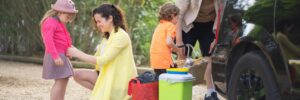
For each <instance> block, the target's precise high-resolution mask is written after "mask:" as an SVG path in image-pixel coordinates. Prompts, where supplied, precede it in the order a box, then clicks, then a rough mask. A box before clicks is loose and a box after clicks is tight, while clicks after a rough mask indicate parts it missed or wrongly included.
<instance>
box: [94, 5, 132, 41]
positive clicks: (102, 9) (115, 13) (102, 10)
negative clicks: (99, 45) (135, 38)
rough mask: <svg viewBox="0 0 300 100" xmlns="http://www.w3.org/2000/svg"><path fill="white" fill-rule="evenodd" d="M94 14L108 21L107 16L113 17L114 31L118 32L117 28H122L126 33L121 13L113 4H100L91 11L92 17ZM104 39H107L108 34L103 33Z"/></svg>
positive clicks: (123, 17) (124, 21)
mask: <svg viewBox="0 0 300 100" xmlns="http://www.w3.org/2000/svg"><path fill="white" fill-rule="evenodd" d="M95 14H101V16H102V17H104V18H105V19H108V18H109V16H112V17H113V25H114V26H115V31H116V32H118V28H122V29H123V30H125V31H127V26H126V20H125V16H124V13H123V11H122V10H121V9H120V8H119V7H118V6H115V5H113V4H102V5H100V6H99V7H97V8H95V9H94V10H93V14H92V15H93V16H95ZM105 38H109V33H105Z"/></svg>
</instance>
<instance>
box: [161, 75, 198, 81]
mask: <svg viewBox="0 0 300 100" xmlns="http://www.w3.org/2000/svg"><path fill="white" fill-rule="evenodd" d="M159 80H165V81H167V82H168V83H178V82H189V81H194V80H195V77H194V76H193V75H192V74H190V73H188V74H168V73H164V74H161V75H160V76H159Z"/></svg>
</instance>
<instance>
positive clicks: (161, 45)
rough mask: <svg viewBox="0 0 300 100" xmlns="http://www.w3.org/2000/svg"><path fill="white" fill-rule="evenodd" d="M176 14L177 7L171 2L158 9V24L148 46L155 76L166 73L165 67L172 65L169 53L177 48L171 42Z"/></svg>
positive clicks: (176, 18) (174, 29)
mask: <svg viewBox="0 0 300 100" xmlns="http://www.w3.org/2000/svg"><path fill="white" fill-rule="evenodd" d="M178 14H179V8H178V7H177V6H176V5H175V4H172V3H166V4H164V5H162V6H161V8H160V10H159V24H158V25H157V27H156V28H155V31H154V34H153V37H152V42H151V47H150V65H151V68H153V69H154V72H155V74H156V76H157V77H158V76H159V75H160V74H162V73H166V69H168V68H170V67H174V64H173V61H172V57H171V53H172V51H174V52H176V51H177V49H178V48H177V47H176V45H175V44H174V42H173V40H174V38H175V35H176V28H175V27H176V26H175V25H176V23H177V20H178Z"/></svg>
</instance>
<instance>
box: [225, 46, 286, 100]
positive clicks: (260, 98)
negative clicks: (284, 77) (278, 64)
mask: <svg viewBox="0 0 300 100" xmlns="http://www.w3.org/2000/svg"><path fill="white" fill-rule="evenodd" d="M228 83H229V84H228V89H227V93H228V99H229V100H280V99H281V97H280V93H279V89H278V85H277V82H276V79H275V77H274V73H273V71H272V68H271V66H270V64H269V63H268V60H267V59H266V58H265V56H264V55H263V53H262V52H260V51H252V52H248V53H246V54H245V55H243V56H242V57H241V58H240V59H239V60H238V62H237V63H236V64H235V66H234V69H233V71H232V74H231V76H230V81H229V82H228Z"/></svg>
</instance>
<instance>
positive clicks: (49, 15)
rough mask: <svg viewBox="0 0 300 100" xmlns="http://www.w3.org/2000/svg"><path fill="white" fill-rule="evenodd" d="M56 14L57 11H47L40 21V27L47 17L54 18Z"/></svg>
mask: <svg viewBox="0 0 300 100" xmlns="http://www.w3.org/2000/svg"><path fill="white" fill-rule="evenodd" d="M57 14H58V11H55V10H53V9H50V10H48V11H47V12H46V13H45V14H44V16H43V18H42V20H41V21H40V25H42V23H43V22H44V21H45V20H46V19H47V18H48V17H52V16H56V15H57Z"/></svg>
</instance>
